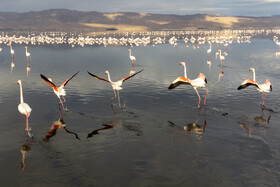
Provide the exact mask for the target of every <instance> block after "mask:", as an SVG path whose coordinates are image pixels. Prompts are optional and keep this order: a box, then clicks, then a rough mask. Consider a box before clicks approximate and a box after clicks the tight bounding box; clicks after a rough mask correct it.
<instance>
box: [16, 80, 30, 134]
mask: <svg viewBox="0 0 280 187" xmlns="http://www.w3.org/2000/svg"><path fill="white" fill-rule="evenodd" d="M17 84H19V86H20V104H19V105H18V111H19V112H20V113H21V114H24V115H25V116H26V128H25V130H26V132H29V130H30V129H29V127H28V117H29V116H30V113H31V110H32V109H31V108H30V106H29V105H28V104H27V103H24V101H23V93H22V82H21V80H18V81H17Z"/></svg>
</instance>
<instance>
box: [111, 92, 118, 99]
mask: <svg viewBox="0 0 280 187" xmlns="http://www.w3.org/2000/svg"><path fill="white" fill-rule="evenodd" d="M114 94H115V97H112V98H111V102H112V101H113V100H114V99H116V98H117V95H116V91H115V90H114Z"/></svg>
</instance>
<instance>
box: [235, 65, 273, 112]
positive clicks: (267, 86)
mask: <svg viewBox="0 0 280 187" xmlns="http://www.w3.org/2000/svg"><path fill="white" fill-rule="evenodd" d="M249 71H252V72H253V80H252V79H246V80H244V81H243V82H242V83H241V84H240V86H239V87H238V88H237V89H238V90H241V89H244V88H247V87H248V86H251V85H253V86H255V87H256V89H257V90H258V91H259V92H261V93H262V107H264V100H265V97H266V93H268V92H271V91H272V84H271V82H270V81H269V80H266V81H265V83H264V84H258V83H257V82H256V73H255V68H250V69H249Z"/></svg>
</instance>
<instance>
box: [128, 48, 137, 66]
mask: <svg viewBox="0 0 280 187" xmlns="http://www.w3.org/2000/svg"><path fill="white" fill-rule="evenodd" d="M128 51H129V58H130V60H131V63H132V65H133V66H134V63H135V61H136V58H135V56H132V55H131V49H129V50H128Z"/></svg>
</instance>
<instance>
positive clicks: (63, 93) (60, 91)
mask: <svg viewBox="0 0 280 187" xmlns="http://www.w3.org/2000/svg"><path fill="white" fill-rule="evenodd" d="M78 73H79V71H78V72H77V73H75V74H74V75H73V76H71V77H70V78H68V79H67V80H66V81H65V82H64V83H62V84H61V85H60V87H57V86H56V85H55V84H54V83H53V82H52V80H51V79H49V78H47V77H46V76H44V75H42V74H40V75H41V78H42V79H43V80H44V81H45V82H46V83H48V84H49V85H50V86H51V87H52V88H53V91H54V93H55V94H56V95H57V97H58V99H59V101H60V102H59V105H60V104H61V105H62V108H63V110H65V109H64V106H63V103H65V102H66V100H65V98H64V96H66V91H65V90H64V86H66V84H67V83H68V82H69V81H70V80H71V79H72V78H73V77H75V76H76V75H77V74H78ZM60 97H62V98H63V101H61V99H60Z"/></svg>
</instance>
